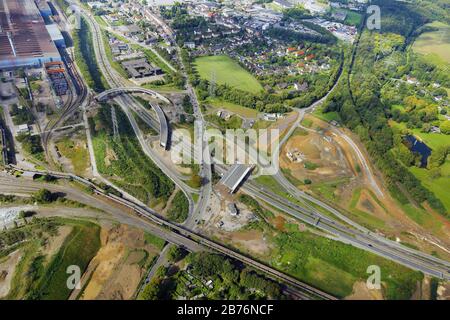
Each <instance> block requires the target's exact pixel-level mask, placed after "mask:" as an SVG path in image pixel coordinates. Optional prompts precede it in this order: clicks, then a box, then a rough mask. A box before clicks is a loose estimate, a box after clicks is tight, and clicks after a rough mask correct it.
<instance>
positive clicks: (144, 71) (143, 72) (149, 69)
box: [122, 58, 163, 78]
mask: <svg viewBox="0 0 450 320" xmlns="http://www.w3.org/2000/svg"><path fill="white" fill-rule="evenodd" d="M122 66H123V67H124V68H125V69H126V70H127V72H128V73H129V75H130V76H131V77H133V78H143V77H150V76H156V75H159V74H162V73H163V72H162V70H161V69H160V68H158V67H154V66H152V65H151V64H150V63H149V62H148V61H147V59H145V58H143V59H136V60H128V61H124V62H122Z"/></svg>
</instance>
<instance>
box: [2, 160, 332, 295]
mask: <svg viewBox="0 0 450 320" xmlns="http://www.w3.org/2000/svg"><path fill="white" fill-rule="evenodd" d="M10 168H12V169H15V170H19V171H22V172H24V171H27V172H32V173H36V174H41V175H46V174H48V175H51V176H54V177H56V178H59V179H68V180H75V181H78V182H79V183H81V184H83V185H85V186H87V187H89V188H91V190H92V191H93V192H94V193H95V194H97V195H98V196H101V197H103V198H106V199H108V200H110V201H113V202H115V203H117V204H120V205H122V206H125V207H127V208H129V209H131V210H132V211H133V212H134V213H135V214H136V215H138V216H139V217H141V218H145V219H147V220H150V221H151V222H153V223H155V224H157V225H159V226H162V227H165V228H166V229H167V230H168V232H174V233H176V234H178V235H179V236H181V237H184V238H185V239H186V240H189V241H194V242H196V243H198V244H200V245H202V246H203V247H205V248H207V249H210V250H212V251H215V252H219V253H222V254H224V255H226V256H228V257H231V258H234V259H236V260H238V261H240V262H242V263H245V264H246V265H249V266H251V267H253V268H255V269H256V270H259V271H262V272H264V273H265V274H267V275H269V276H270V277H271V278H273V279H276V280H278V281H281V282H282V283H285V284H286V285H288V286H290V287H292V288H295V289H296V290H298V291H300V292H297V295H296V296H297V297H299V298H302V299H321V300H336V299H337V298H336V297H334V296H332V295H330V294H328V293H326V292H323V291H321V290H319V289H316V288H314V287H312V286H310V285H308V284H306V283H304V282H302V281H300V280H298V279H295V278H293V277H291V276H289V275H287V274H285V273H283V272H281V271H279V270H276V269H274V268H272V267H270V266H268V265H266V264H264V263H262V262H260V261H257V260H255V259H253V258H251V257H248V256H246V255H244V254H242V253H239V252H237V251H235V250H233V249H230V248H228V247H226V246H224V245H222V244H219V243H217V242H215V241H212V240H210V239H208V238H206V237H205V236H203V235H201V234H198V233H196V232H194V231H191V230H189V229H187V228H185V227H183V226H180V225H177V224H175V223H172V222H170V221H168V220H165V219H164V218H163V217H161V216H160V215H159V214H158V213H157V212H155V211H153V210H152V209H150V208H147V207H142V206H140V205H138V204H136V203H134V202H132V201H131V200H127V199H124V198H122V197H119V196H116V195H114V194H111V193H108V192H107V191H105V190H103V189H101V188H100V187H98V186H97V185H96V184H94V183H92V182H91V181H89V180H87V179H85V178H82V177H79V176H76V175H74V174H69V173H63V172H54V171H39V170H34V171H30V170H23V169H21V168H18V167H16V166H13V165H10Z"/></svg>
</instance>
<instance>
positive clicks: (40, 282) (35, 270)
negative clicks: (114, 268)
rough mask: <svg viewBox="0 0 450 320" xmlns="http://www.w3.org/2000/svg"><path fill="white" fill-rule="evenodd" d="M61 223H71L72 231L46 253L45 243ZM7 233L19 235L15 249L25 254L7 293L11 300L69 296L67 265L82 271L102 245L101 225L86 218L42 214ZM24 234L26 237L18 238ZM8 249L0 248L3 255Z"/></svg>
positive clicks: (64, 297) (54, 234) (14, 236)
mask: <svg viewBox="0 0 450 320" xmlns="http://www.w3.org/2000/svg"><path fill="white" fill-rule="evenodd" d="M62 225H65V226H70V227H72V231H71V232H70V234H69V235H68V236H67V237H66V239H65V240H64V242H63V243H62V244H61V247H60V248H59V249H58V251H57V252H55V253H54V254H53V255H51V256H49V255H48V254H43V251H42V246H43V243H45V242H46V241H48V240H49V239H50V238H52V237H54V236H56V235H57V230H58V227H60V226H62ZM7 233H8V235H9V238H10V239H15V238H16V241H15V242H16V246H15V249H13V250H16V249H17V248H20V250H21V256H22V258H21V260H20V262H19V263H18V265H17V267H16V269H15V272H14V277H13V279H12V282H11V290H10V291H9V293H8V296H7V299H12V300H17V299H25V300H29V299H31V300H33V299H52V300H65V299H67V298H68V297H69V295H70V292H71V290H70V289H69V288H68V287H67V285H66V281H67V277H68V274H67V272H66V270H67V267H68V266H70V265H76V266H78V267H79V268H80V271H81V274H83V273H84V272H85V270H86V268H87V266H88V264H89V262H90V261H91V259H92V258H93V257H94V256H95V255H96V253H97V251H98V249H99V248H100V245H101V244H100V227H99V226H98V225H97V224H94V223H92V222H89V221H86V220H73V219H65V218H49V219H45V218H39V219H38V221H33V220H32V221H31V222H29V223H28V224H26V225H24V226H22V227H19V228H16V229H11V230H9V231H8V232H7ZM21 234H22V235H24V237H25V238H24V239H23V240H25V241H19V239H20V238H18V239H17V236H18V235H21ZM5 236H6V235H5ZM13 243H14V242H13ZM8 252H11V251H8V249H7V250H6V251H3V252H2V250H0V257H2V256H4V254H5V253H6V254H8Z"/></svg>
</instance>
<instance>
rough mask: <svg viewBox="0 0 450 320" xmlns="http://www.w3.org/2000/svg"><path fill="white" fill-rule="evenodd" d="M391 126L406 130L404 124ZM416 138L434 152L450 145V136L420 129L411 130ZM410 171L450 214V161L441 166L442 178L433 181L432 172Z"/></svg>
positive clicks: (417, 169) (422, 170)
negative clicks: (449, 192) (449, 191)
mask: <svg viewBox="0 0 450 320" xmlns="http://www.w3.org/2000/svg"><path fill="white" fill-rule="evenodd" d="M390 124H391V126H393V127H395V128H399V129H402V130H404V129H406V125H405V124H404V123H397V122H394V121H391V122H390ZM410 131H411V132H412V133H413V134H414V135H415V136H416V137H418V138H420V139H421V140H422V141H423V142H424V143H425V144H426V145H428V146H429V147H430V148H431V149H432V150H435V149H436V148H438V147H440V146H445V145H450V135H445V134H436V133H424V132H421V131H420V129H411V130H410ZM409 170H410V171H411V172H412V173H413V174H414V175H415V176H416V177H417V178H418V179H419V180H420V181H421V182H422V184H423V185H424V186H425V187H426V188H428V189H429V190H430V191H431V192H433V193H434V194H435V195H436V197H438V198H439V200H441V201H442V203H443V204H444V206H445V208H446V209H447V211H448V212H450V196H449V194H448V190H450V161H449V160H447V161H446V163H445V164H443V165H442V166H441V177H440V178H436V179H433V178H431V176H430V172H429V170H427V169H424V168H417V167H411V168H409Z"/></svg>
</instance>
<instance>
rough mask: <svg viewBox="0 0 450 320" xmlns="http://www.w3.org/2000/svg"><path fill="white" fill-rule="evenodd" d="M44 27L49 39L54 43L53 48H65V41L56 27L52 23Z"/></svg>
mask: <svg viewBox="0 0 450 320" xmlns="http://www.w3.org/2000/svg"><path fill="white" fill-rule="evenodd" d="M45 27H46V28H47V31H48V34H49V35H50V39H52V41H53V42H54V43H55V46H56V47H57V48H65V47H66V41H65V40H64V37H63V35H62V33H61V31H60V30H59V28H58V26H57V25H56V24H54V23H52V24H48V25H46V26H45Z"/></svg>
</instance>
